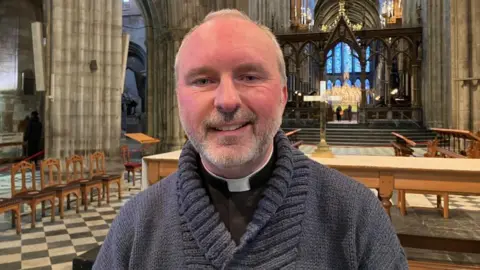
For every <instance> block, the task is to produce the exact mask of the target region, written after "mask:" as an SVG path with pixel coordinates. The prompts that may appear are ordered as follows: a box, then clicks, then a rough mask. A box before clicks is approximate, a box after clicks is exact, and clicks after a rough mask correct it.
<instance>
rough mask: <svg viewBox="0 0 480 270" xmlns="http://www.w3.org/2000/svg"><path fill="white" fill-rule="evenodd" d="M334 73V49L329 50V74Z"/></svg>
mask: <svg viewBox="0 0 480 270" xmlns="http://www.w3.org/2000/svg"><path fill="white" fill-rule="evenodd" d="M332 73H333V57H332V50H330V51H328V54H327V74H332Z"/></svg>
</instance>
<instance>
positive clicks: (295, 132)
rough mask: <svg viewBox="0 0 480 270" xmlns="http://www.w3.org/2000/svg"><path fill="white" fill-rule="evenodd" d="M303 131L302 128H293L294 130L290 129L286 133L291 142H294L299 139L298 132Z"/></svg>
mask: <svg viewBox="0 0 480 270" xmlns="http://www.w3.org/2000/svg"><path fill="white" fill-rule="evenodd" d="M300 131H302V129H301V128H297V129H295V130H292V131H289V132H287V133H285V136H287V138H288V139H289V140H290V142H291V143H292V144H293V143H295V142H296V141H297V135H298V133H299V132H300Z"/></svg>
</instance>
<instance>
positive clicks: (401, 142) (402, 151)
mask: <svg viewBox="0 0 480 270" xmlns="http://www.w3.org/2000/svg"><path fill="white" fill-rule="evenodd" d="M392 135H393V136H395V139H396V141H395V142H392V143H391V144H392V147H393V150H394V151H395V156H400V157H410V156H413V152H414V151H413V149H412V148H411V147H415V145H416V143H415V142H414V141H412V140H410V139H408V138H407V137H405V136H402V135H400V134H398V133H396V132H392Z"/></svg>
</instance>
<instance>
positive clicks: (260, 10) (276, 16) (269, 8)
mask: <svg viewBox="0 0 480 270" xmlns="http://www.w3.org/2000/svg"><path fill="white" fill-rule="evenodd" d="M290 2H291V1H290V0H275V1H272V0H249V1H248V5H249V6H248V7H249V10H248V15H249V16H250V18H252V20H254V21H257V22H260V23H262V24H264V25H266V26H268V27H270V29H273V30H274V31H275V32H284V31H287V30H288V29H289V27H290V16H291V15H292V14H291V10H290V5H291V4H290ZM297 12H300V10H298V11H297ZM312 12H313V11H312ZM272 17H273V20H272Z"/></svg>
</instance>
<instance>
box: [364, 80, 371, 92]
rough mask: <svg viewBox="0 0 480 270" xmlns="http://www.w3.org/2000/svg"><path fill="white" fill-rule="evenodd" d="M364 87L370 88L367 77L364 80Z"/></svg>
mask: <svg viewBox="0 0 480 270" xmlns="http://www.w3.org/2000/svg"><path fill="white" fill-rule="evenodd" d="M365 89H367V90H368V89H370V81H369V80H368V79H366V80H365Z"/></svg>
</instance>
